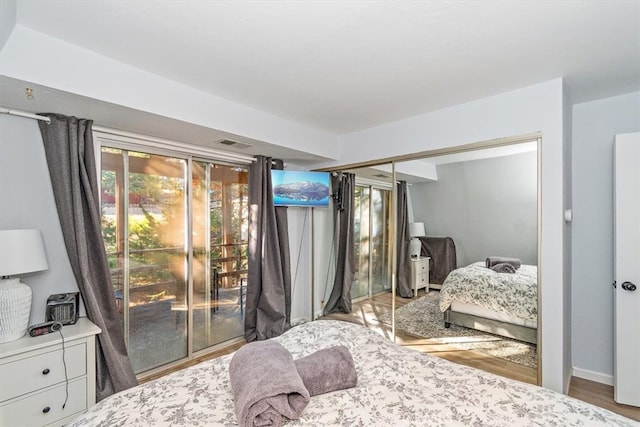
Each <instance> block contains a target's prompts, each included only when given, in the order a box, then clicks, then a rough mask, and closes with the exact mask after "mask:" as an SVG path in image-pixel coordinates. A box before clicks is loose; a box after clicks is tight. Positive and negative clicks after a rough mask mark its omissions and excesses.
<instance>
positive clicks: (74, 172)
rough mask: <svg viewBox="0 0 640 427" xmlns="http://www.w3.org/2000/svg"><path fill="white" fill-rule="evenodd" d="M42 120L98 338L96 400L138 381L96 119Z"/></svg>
mask: <svg viewBox="0 0 640 427" xmlns="http://www.w3.org/2000/svg"><path fill="white" fill-rule="evenodd" d="M45 115H46V116H48V117H49V118H50V119H51V123H50V124H47V123H46V122H39V123H40V132H41V133H42V139H43V142H44V149H45V154H46V157H47V164H48V166H49V175H50V176H51V185H52V187H53V195H54V198H55V201H56V207H57V210H58V217H59V218H60V226H61V228H62V235H63V236H64V243H65V246H66V248H67V253H68V255H69V261H70V262H71V268H72V269H73V274H74V276H75V278H76V281H77V282H78V288H79V290H80V294H81V295H82V299H83V301H84V306H85V309H86V311H87V317H88V318H89V319H90V320H91V321H92V322H93V323H95V324H96V325H97V326H98V327H99V328H100V329H101V330H102V333H101V334H99V335H98V339H97V340H96V365H97V366H96V367H97V374H96V398H97V400H101V399H104V398H105V397H107V396H109V395H111V394H113V393H116V392H118V391H121V390H124V389H127V388H129V387H132V386H134V385H136V384H137V380H136V376H135V374H134V372H133V368H132V366H131V361H130V360H129V357H128V355H127V349H126V346H125V342H124V335H123V328H122V322H121V320H120V316H119V314H118V309H117V307H116V300H115V298H114V294H113V287H112V284H111V275H110V274H109V265H108V263H107V254H106V251H105V247H104V242H103V240H102V230H101V223H100V208H99V206H100V200H99V196H98V181H97V175H96V164H95V160H96V159H95V152H94V148H93V135H92V131H91V126H92V123H93V122H92V121H91V120H85V119H77V118H75V117H66V116H62V115H56V114H45Z"/></svg>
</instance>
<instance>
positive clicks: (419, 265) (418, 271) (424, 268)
mask: <svg viewBox="0 0 640 427" xmlns="http://www.w3.org/2000/svg"><path fill="white" fill-rule="evenodd" d="M430 259H431V258H429V257H418V258H411V287H412V288H413V296H414V297H415V296H417V295H418V289H422V288H425V292H429V260H430Z"/></svg>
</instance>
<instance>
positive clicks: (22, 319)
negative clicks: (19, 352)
mask: <svg viewBox="0 0 640 427" xmlns="http://www.w3.org/2000/svg"><path fill="white" fill-rule="evenodd" d="M30 314H31V288H30V287H29V286H27V285H25V284H24V283H22V282H21V281H20V279H17V278H14V279H0V343H5V342H9V341H14V340H17V339H18V338H22V337H23V336H24V335H25V334H26V333H27V328H28V327H29V315H30Z"/></svg>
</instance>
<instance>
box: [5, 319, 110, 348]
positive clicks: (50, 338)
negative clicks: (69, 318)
mask: <svg viewBox="0 0 640 427" xmlns="http://www.w3.org/2000/svg"><path fill="white" fill-rule="evenodd" d="M100 332H101V330H100V328H98V327H97V326H96V325H94V324H93V323H92V322H91V321H90V320H89V319H87V318H86V317H81V318H79V319H78V321H77V322H76V324H75V325H65V326H63V327H62V329H61V330H60V331H59V332H51V333H49V334H45V335H40V336H37V337H32V336H29V334H26V335H25V336H23V337H22V338H18V339H17V340H14V341H9V342H6V343H2V344H0V358H5V357H9V356H13V355H15V354H19V353H23V352H25V351H31V350H38V349H40V348H44V347H48V346H50V345H55V344H58V343H60V342H61V341H62V339H61V336H60V333H62V336H63V337H64V340H65V341H72V340H77V339H81V338H86V337H89V336H93V335H96V334H99V333H100Z"/></svg>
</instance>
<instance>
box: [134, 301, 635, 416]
mask: <svg viewBox="0 0 640 427" xmlns="http://www.w3.org/2000/svg"><path fill="white" fill-rule="evenodd" d="M423 292H424V291H419V296H420V294H423ZM411 301H413V300H412V299H405V298H399V297H398V298H396V308H397V307H401V306H403V305H404V304H407V303H409V302H411ZM390 311H391V294H381V295H377V296H374V297H373V298H371V299H368V300H363V301H360V302H356V303H354V304H353V310H352V313H351V314H342V313H336V314H331V315H329V316H326V317H324V318H325V319H336V320H343V321H347V322H353V323H358V324H361V325H364V326H366V327H367V328H369V329H372V330H374V331H376V332H378V333H380V334H382V335H384V336H386V337H389V338H390V337H391V328H390V327H389V326H387V325H385V324H383V323H380V322H379V321H378V316H380V315H381V314H383V313H385V312H390ZM396 332H397V333H396V343H397V344H398V345H402V346H406V347H410V348H414V349H416V350H419V351H422V352H425V353H430V354H433V355H436V356H439V357H442V358H444V359H447V360H450V361H452V362H455V363H460V364H462V365H468V366H473V367H475V368H479V369H483V370H485V371H488V372H492V373H494V374H497V375H501V376H504V377H508V378H512V379H515V380H518V381H523V382H528V383H531V384H535V383H536V378H537V372H536V370H535V369H532V368H528V367H526V366H524V365H519V364H517V363H513V362H509V361H507V360H504V359H499V358H495V357H491V356H488V355H486V354H484V353H478V352H474V351H470V350H460V349H457V348H453V347H451V346H449V345H446V344H441V343H437V342H434V341H433V340H429V339H425V338H422V337H418V336H415V335H411V334H407V333H404V332H402V331H396ZM242 344H243V343H235V344H233V345H231V346H228V347H225V348H222V349H220V350H217V351H214V352H212V353H209V354H207V355H204V356H201V357H199V358H198V359H197V360H192V361H189V362H186V363H183V364H180V365H175V366H172V367H171V368H169V369H167V370H163V371H160V372H154V373H153V374H152V375H146V376H145V377H144V378H140V382H141V383H142V382H146V381H150V380H152V379H154V378H158V377H160V376H162V375H166V374H168V373H171V372H174V371H177V370H179V369H182V368H185V367H187V366H190V365H194V364H196V363H199V362H201V361H203V360H207V359H213V358H216V357H220V356H223V355H225V354H229V353H231V352H233V351H235V350H237V349H238V348H240V347H241V346H242ZM569 395H570V396H573V397H575V398H577V399H580V400H583V401H585V402H589V403H591V404H593V405H596V406H600V407H602V408H606V409H608V410H610V411H612V412H616V413H618V414H620V415H623V416H626V417H629V418H631V419H634V420H638V421H640V408H635V407H632V406H627V405H619V404H617V403H615V401H614V400H613V387H610V386H607V385H604V384H600V383H596V382H593V381H589V380H585V379H582V378H576V377H572V379H571V386H570V388H569Z"/></svg>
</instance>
